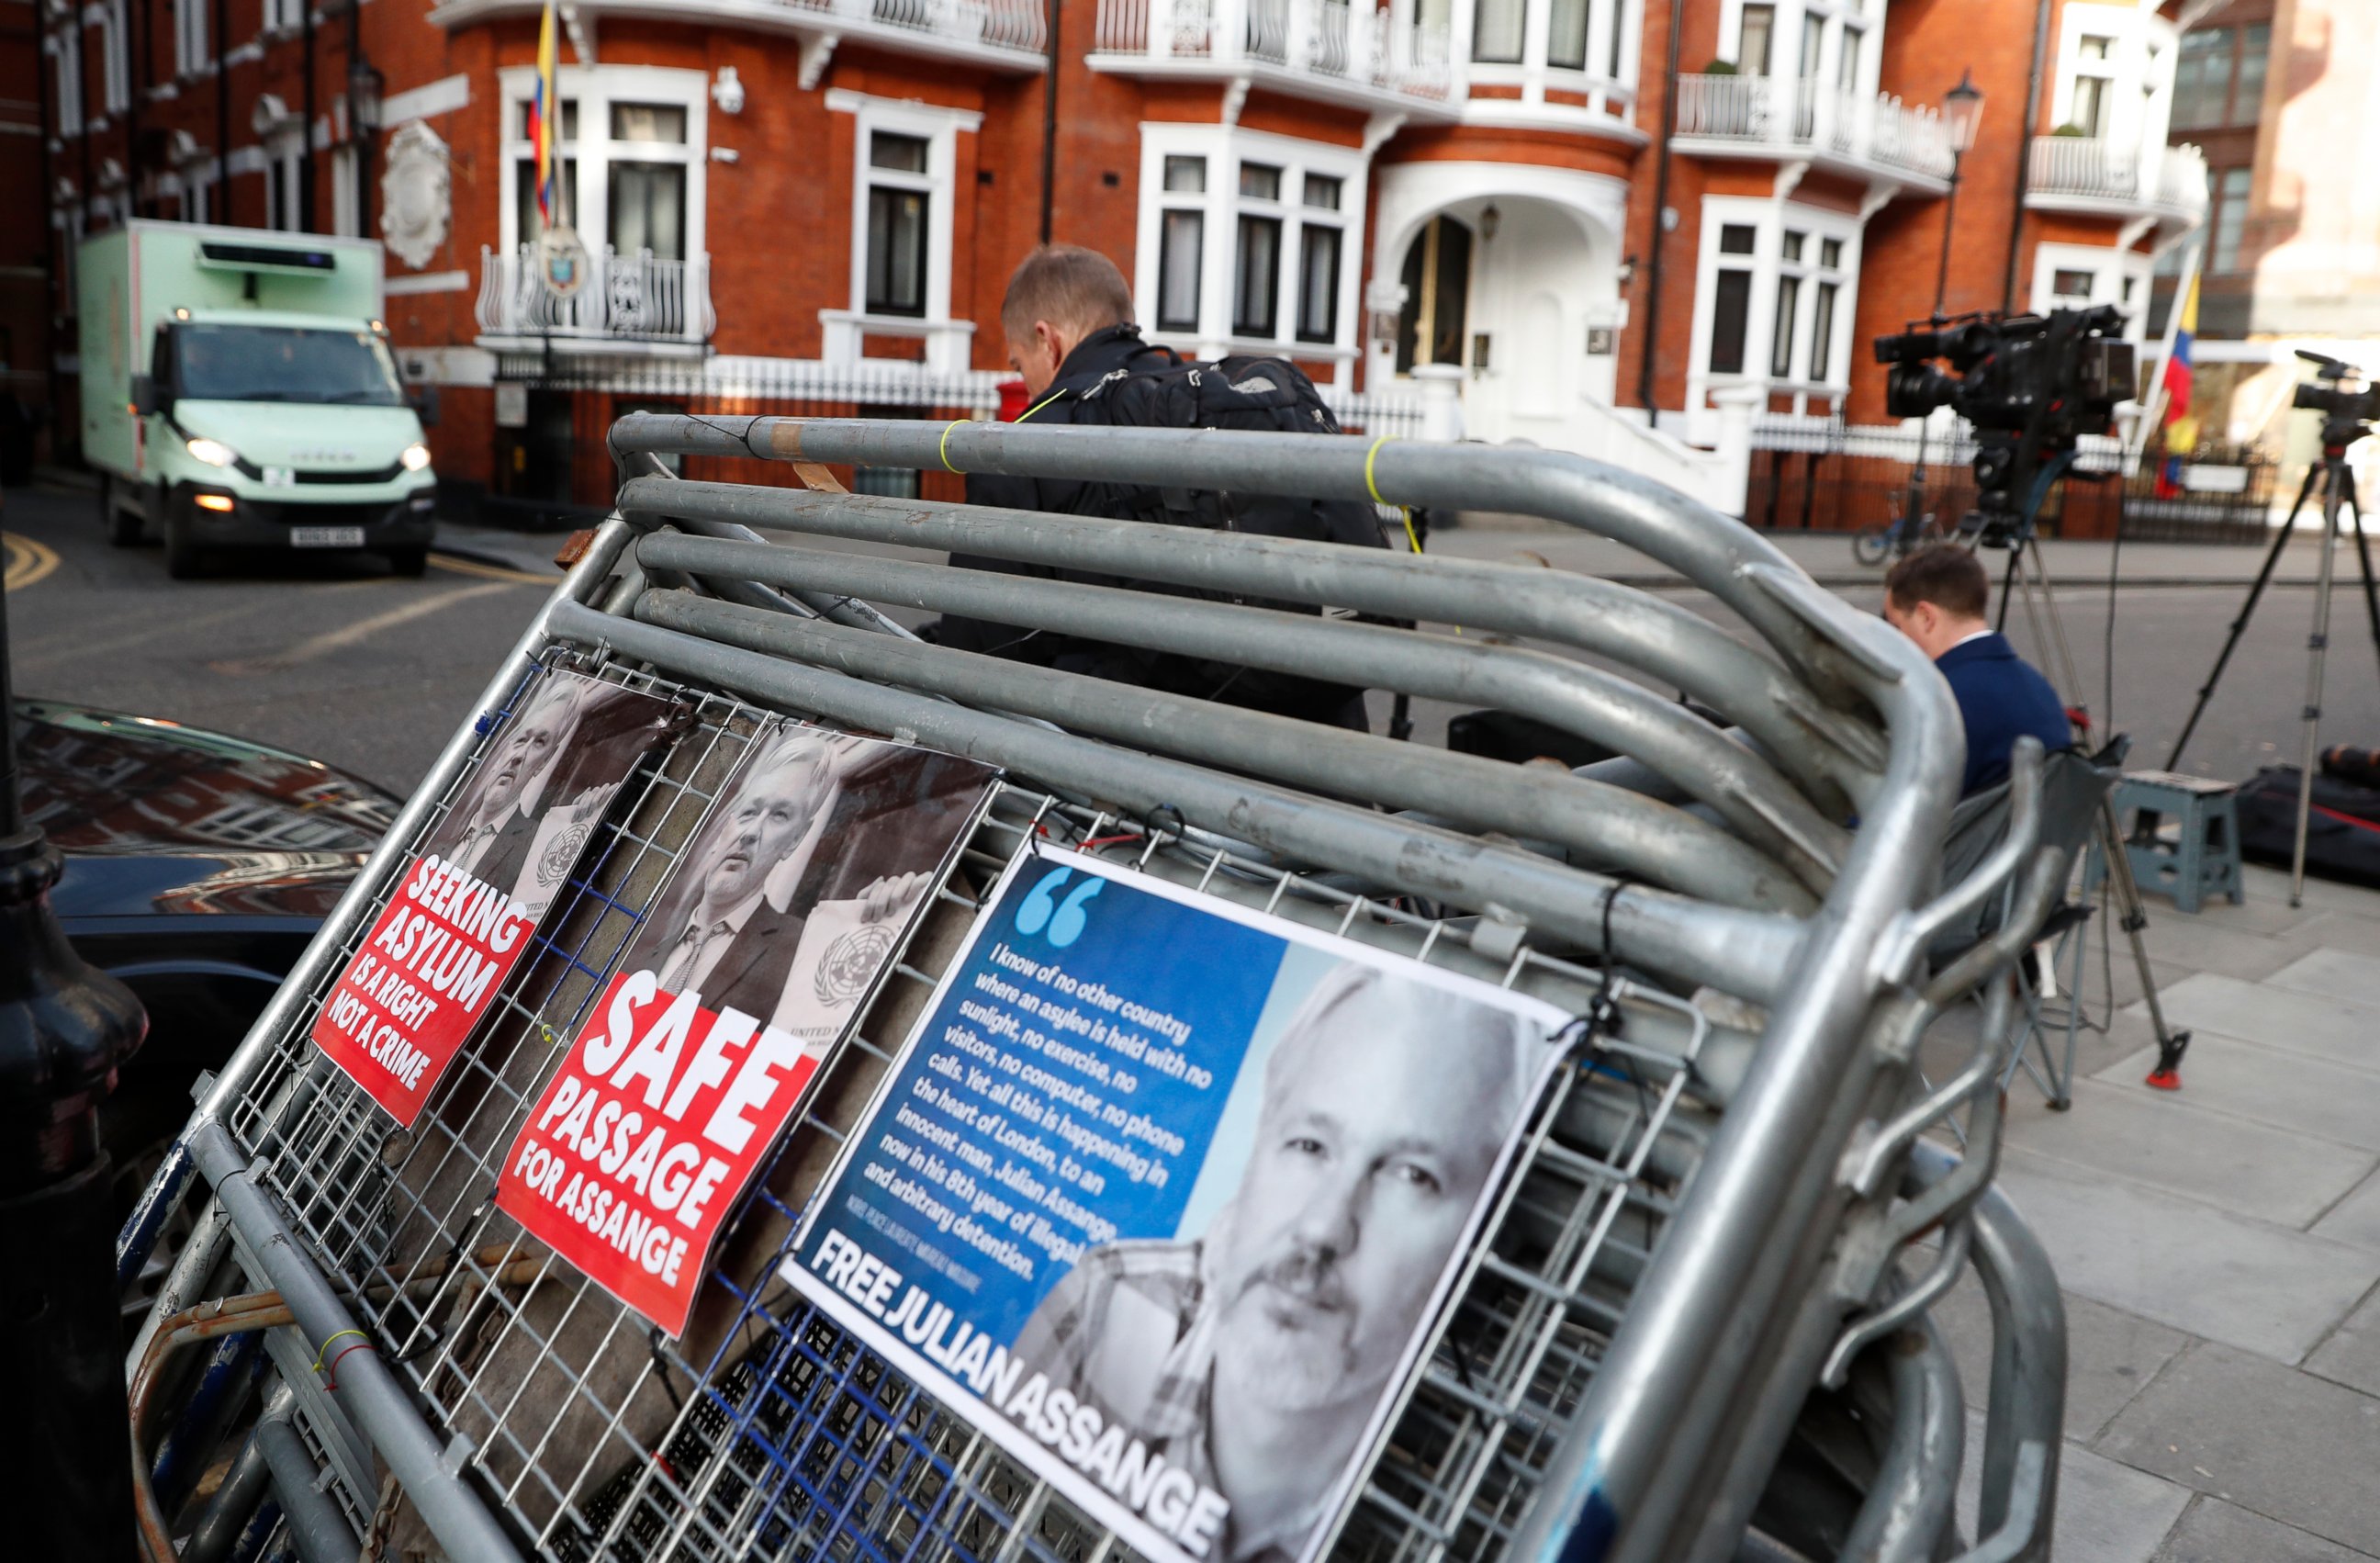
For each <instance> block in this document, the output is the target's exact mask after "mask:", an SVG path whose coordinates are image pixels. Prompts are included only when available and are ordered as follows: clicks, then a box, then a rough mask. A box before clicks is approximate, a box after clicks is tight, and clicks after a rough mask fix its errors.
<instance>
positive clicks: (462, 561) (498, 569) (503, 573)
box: [430, 554, 562, 587]
mask: <svg viewBox="0 0 2380 1563" xmlns="http://www.w3.org/2000/svg"><path fill="white" fill-rule="evenodd" d="M430 562H431V564H433V565H435V566H437V567H438V568H440V569H442V570H452V571H454V572H455V574H456V575H475V576H478V577H479V578H480V580H519V581H526V582H528V584H529V585H531V586H548V587H550V586H552V585H553V584H554V583H555V582H556V581H558V580H561V579H562V577H560V576H558V575H533V574H531V573H530V572H529V571H528V570H516V569H507V568H504V566H502V565H484V564H481V563H480V561H479V560H477V559H466V558H464V557H462V556H460V555H456V554H432V555H431V556H430Z"/></svg>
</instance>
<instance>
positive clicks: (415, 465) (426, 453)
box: [397, 440, 430, 472]
mask: <svg viewBox="0 0 2380 1563" xmlns="http://www.w3.org/2000/svg"><path fill="white" fill-rule="evenodd" d="M397 459H398V460H399V461H402V462H404V463H405V470H407V471H408V472H419V470H421V469H423V468H424V467H427V466H429V465H430V447H429V446H426V445H423V444H422V443H421V442H420V441H419V440H416V441H414V442H413V443H412V444H411V445H409V446H406V447H405V454H404V455H402V456H400V457H398V458H397Z"/></svg>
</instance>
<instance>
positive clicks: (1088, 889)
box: [1016, 868, 1108, 949]
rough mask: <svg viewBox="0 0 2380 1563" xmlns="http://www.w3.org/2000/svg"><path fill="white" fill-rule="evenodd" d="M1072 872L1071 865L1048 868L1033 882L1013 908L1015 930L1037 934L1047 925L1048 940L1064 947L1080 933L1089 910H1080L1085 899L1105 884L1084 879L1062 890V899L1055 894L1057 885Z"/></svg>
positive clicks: (1071, 942)
mask: <svg viewBox="0 0 2380 1563" xmlns="http://www.w3.org/2000/svg"><path fill="white" fill-rule="evenodd" d="M1074 876H1075V871H1074V870H1073V869H1071V868H1056V869H1051V870H1050V872H1049V873H1045V874H1043V875H1042V876H1041V880H1040V883H1038V884H1037V885H1034V886H1033V893H1032V894H1031V895H1029V896H1027V897H1026V898H1025V904H1024V905H1023V906H1021V907H1019V908H1017V909H1016V931H1017V932H1018V933H1020V934H1038V933H1040V932H1041V931H1042V930H1043V929H1045V928H1046V929H1048V930H1049V934H1050V944H1052V945H1054V946H1057V947H1058V948H1060V949H1064V948H1065V947H1066V946H1068V945H1071V944H1073V943H1074V942H1075V940H1076V939H1079V938H1081V937H1082V936H1083V924H1084V923H1085V922H1087V921H1089V914H1088V913H1087V912H1086V911H1085V910H1083V905H1084V903H1085V902H1087V901H1088V900H1089V899H1090V898H1092V897H1094V896H1096V895H1098V894H1099V892H1100V891H1101V890H1104V889H1106V888H1107V884H1108V882H1107V881H1106V880H1104V879H1086V880H1085V881H1083V883H1081V884H1080V885H1075V887H1074V888H1073V889H1072V890H1070V891H1068V892H1067V893H1066V898H1065V899H1064V900H1062V901H1061V900H1058V899H1057V898H1056V894H1057V890H1058V887H1059V886H1060V885H1063V884H1065V883H1066V881H1067V880H1069V879H1072V878H1073V877H1074Z"/></svg>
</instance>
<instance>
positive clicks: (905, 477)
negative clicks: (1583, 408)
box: [444, 352, 1423, 530]
mask: <svg viewBox="0 0 2380 1563" xmlns="http://www.w3.org/2000/svg"><path fill="white" fill-rule="evenodd" d="M496 380H497V383H498V384H499V385H502V386H504V387H506V389H507V394H512V393H514V392H515V391H516V393H517V395H518V396H519V397H520V403H519V405H520V409H521V414H520V419H519V421H518V422H517V423H516V424H514V425H509V426H499V427H498V428H497V430H496V432H495V443H496V449H495V453H494V455H495V459H494V462H493V464H492V465H493V470H494V478H493V481H492V482H491V483H490V484H489V485H488V488H487V491H486V492H485V493H480V492H473V493H470V494H468V495H451V496H449V497H448V499H447V500H446V501H445V502H444V504H445V513H447V514H449V515H451V516H455V517H457V518H458V519H497V520H502V521H504V522H506V523H508V524H514V525H521V524H532V525H533V524H539V523H540V520H541V519H550V524H551V525H552V526H553V527H554V528H555V529H557V530H568V529H570V528H574V527H577V526H579V525H582V524H585V523H586V522H587V521H589V520H591V519H594V518H595V517H596V516H599V515H600V514H601V511H602V510H604V509H607V508H609V507H610V505H611V500H612V494H613V486H614V482H615V478H614V474H613V463H612V458H611V454H610V451H609V449H608V448H607V446H605V443H604V441H605V437H606V435H607V433H609V431H610V429H611V427H612V425H613V423H614V422H615V421H618V420H619V419H621V418H623V417H625V416H627V415H628V414H630V413H634V412H679V413H685V414H686V415H688V416H690V417H698V418H751V417H770V418H853V417H868V418H914V419H918V420H920V421H927V422H932V423H935V424H937V425H939V424H941V423H947V422H949V421H951V420H952V419H953V418H977V419H989V418H992V417H995V416H997V415H998V414H999V412H1000V409H1001V385H1002V382H1003V381H1014V376H1013V375H1011V374H1008V373H1006V372H1000V371H990V370H976V371H969V372H964V373H957V374H949V373H936V372H930V371H929V370H928V369H927V368H926V367H925V365H924V364H923V363H922V362H919V363H915V364H911V363H903V362H871V363H864V364H856V365H846V364H829V363H816V362H807V361H802V360H783V359H738V358H712V359H709V360H700V359H696V360H652V361H649V362H641V363H639V362H633V361H623V360H617V359H598V360H579V359H574V358H571V357H568V356H564V355H559V354H545V353H529V352H505V353H500V354H499V355H498V356H497V369H496ZM1323 397H1324V399H1325V400H1326V401H1328V402H1329V403H1330V408H1331V410H1332V411H1333V412H1334V413H1336V414H1337V415H1338V418H1339V421H1340V422H1341V424H1342V427H1344V429H1345V430H1346V432H1347V433H1355V434H1373V435H1378V434H1393V435H1395V436H1396V437H1398V438H1400V439H1412V438H1415V437H1417V436H1419V435H1420V433H1421V432H1422V427H1423V412H1422V404H1421V400H1420V398H1419V397H1417V396H1415V395H1414V394H1412V393H1411V392H1410V391H1409V390H1405V391H1400V390H1390V391H1377V392H1350V393H1345V394H1341V393H1338V392H1336V391H1333V390H1332V389H1331V388H1330V386H1329V385H1324V386H1323ZM671 460H672V464H673V470H675V471H677V472H678V473H679V475H680V476H683V477H689V478H698V479H700V478H717V477H725V476H729V475H731V474H733V475H735V476H737V477H739V478H741V479H742V480H743V481H746V482H792V481H793V478H792V474H791V472H790V471H789V470H786V469H784V468H782V467H778V468H774V469H768V468H764V469H761V470H758V471H754V470H749V467H750V464H749V463H748V462H724V463H722V460H721V459H720V458H714V457H705V456H689V457H675V458H671ZM837 472H838V475H839V476H840V477H841V479H842V480H843V481H844V482H845V483H847V484H850V485H852V486H855V487H857V488H860V489H862V490H864V491H865V492H868V493H870V494H876V495H883V496H886V497H890V498H923V499H934V500H953V501H955V500H958V499H961V498H964V497H965V481H964V480H963V479H961V478H960V477H959V476H958V475H956V474H954V473H952V472H949V471H946V470H941V469H940V468H939V467H932V466H929V467H928V468H926V469H924V470H895V469H890V468H886V469H876V470H869V471H867V472H864V473H863V472H859V471H856V470H853V469H851V468H847V467H846V468H839V469H837ZM475 513H476V514H475Z"/></svg>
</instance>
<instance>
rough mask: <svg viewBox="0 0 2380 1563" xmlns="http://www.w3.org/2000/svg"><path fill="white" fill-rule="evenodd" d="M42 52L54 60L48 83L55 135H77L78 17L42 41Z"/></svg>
mask: <svg viewBox="0 0 2380 1563" xmlns="http://www.w3.org/2000/svg"><path fill="white" fill-rule="evenodd" d="M42 53H43V54H45V55H49V56H50V58H51V59H52V60H53V61H55V67H54V68H55V71H56V72H57V75H56V79H55V81H54V82H53V83H52V85H53V86H54V87H55V89H56V98H55V101H56V103H57V105H58V134H59V135H61V136H79V135H81V134H82V131H83V118H82V23H81V20H80V19H79V18H78V19H76V20H75V21H73V22H71V23H69V24H68V25H67V26H65V27H62V28H59V29H58V30H57V31H55V32H53V33H51V34H50V35H49V36H48V37H47V38H45V39H43V40H42Z"/></svg>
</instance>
